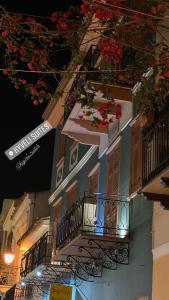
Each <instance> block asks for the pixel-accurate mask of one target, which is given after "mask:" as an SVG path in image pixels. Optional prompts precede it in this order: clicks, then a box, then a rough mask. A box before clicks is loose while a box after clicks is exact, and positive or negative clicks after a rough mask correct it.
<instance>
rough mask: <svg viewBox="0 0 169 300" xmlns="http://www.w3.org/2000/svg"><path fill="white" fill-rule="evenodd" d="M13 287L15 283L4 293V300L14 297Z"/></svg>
mask: <svg viewBox="0 0 169 300" xmlns="http://www.w3.org/2000/svg"><path fill="white" fill-rule="evenodd" d="M15 289H16V284H15V285H13V286H12V287H11V288H10V289H9V290H8V291H7V292H6V294H5V300H13V299H15Z"/></svg>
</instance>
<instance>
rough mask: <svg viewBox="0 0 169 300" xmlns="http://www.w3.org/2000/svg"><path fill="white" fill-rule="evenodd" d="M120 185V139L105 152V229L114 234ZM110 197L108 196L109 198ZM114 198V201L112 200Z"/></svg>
mask: <svg viewBox="0 0 169 300" xmlns="http://www.w3.org/2000/svg"><path fill="white" fill-rule="evenodd" d="M119 185H120V141H118V142H117V143H116V144H115V145H113V148H112V150H110V151H109V153H108V154H107V180H106V194H107V200H106V202H105V211H104V215H105V230H106V233H110V234H116V227H117V226H116V225H117V215H118V202H117V201H116V200H119V199H118V198H119ZM109 197H110V198H109ZM113 200H114V201H113Z"/></svg>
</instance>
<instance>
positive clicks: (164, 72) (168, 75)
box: [160, 70, 169, 78]
mask: <svg viewBox="0 0 169 300" xmlns="http://www.w3.org/2000/svg"><path fill="white" fill-rule="evenodd" d="M160 75H161V76H163V77H166V78H169V70H166V71H163V72H161V73H160Z"/></svg>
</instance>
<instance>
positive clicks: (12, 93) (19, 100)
mask: <svg viewBox="0 0 169 300" xmlns="http://www.w3.org/2000/svg"><path fill="white" fill-rule="evenodd" d="M79 3H80V1H79V0H74V1H72V0H67V1H64V0H62V1H56V0H55V1H54V0H43V1H35V0H24V1H19V0H10V1H7V0H0V5H3V6H5V7H6V9H7V10H9V11H15V12H23V13H26V14H35V15H42V16H50V15H51V13H52V12H53V11H57V10H60V9H61V10H64V9H66V8H68V6H69V5H72V4H75V5H78V4H79ZM65 59H67V58H66V57H65V54H62V55H61V54H60V56H59V59H58V60H59V61H63V64H64V63H65ZM0 101H1V108H0V112H1V115H0V203H1V205H2V201H3V199H4V198H17V197H19V196H20V195H22V194H23V192H35V191H36V192H37V191H43V190H47V189H50V182H51V169H52V155H53V146H54V134H55V130H52V131H51V132H50V133H48V134H47V135H46V136H44V137H43V138H42V139H40V140H38V141H37V142H36V143H35V144H38V145H39V146H40V148H39V149H38V151H37V152H36V153H35V154H34V155H33V156H32V157H31V158H30V160H29V161H27V163H26V165H25V166H23V167H22V169H21V170H17V169H16V164H17V163H18V162H19V161H22V160H23V159H24V157H25V155H26V154H27V153H29V151H31V150H32V149H33V147H34V146H35V144H34V145H32V146H31V147H30V148H28V149H27V150H25V151H24V152H23V153H22V154H21V155H19V156H18V157H17V158H15V159H14V160H12V161H10V160H9V159H8V158H7V157H6V156H5V154H4V151H5V150H7V149H8V148H9V147H10V146H12V145H13V144H15V143H16V142H18V141H19V140H20V139H21V138H23V137H24V136H25V135H26V134H27V133H29V132H30V131H31V130H33V129H34V128H35V127H36V126H38V125H39V124H40V123H41V122H42V121H43V120H42V114H43V112H44V109H45V105H44V104H43V105H40V106H34V105H32V103H31V101H30V100H29V99H27V98H25V97H24V94H23V93H22V92H21V91H18V90H15V88H14V87H13V86H12V85H11V84H10V82H9V81H8V80H7V79H6V78H4V77H3V76H2V75H1V74H0ZM58 142H59V141H58Z"/></svg>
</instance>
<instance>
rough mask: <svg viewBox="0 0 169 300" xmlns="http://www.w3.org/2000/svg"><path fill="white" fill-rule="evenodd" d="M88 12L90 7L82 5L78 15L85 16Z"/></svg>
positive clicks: (85, 4)
mask: <svg viewBox="0 0 169 300" xmlns="http://www.w3.org/2000/svg"><path fill="white" fill-rule="evenodd" d="M89 12H90V7H89V5H88V4H87V3H84V4H82V5H81V6H80V13H81V14H82V15H86V14H88V13H89Z"/></svg>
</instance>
